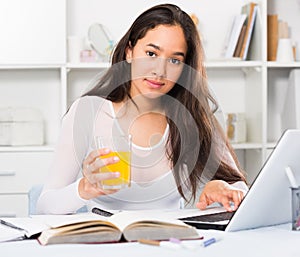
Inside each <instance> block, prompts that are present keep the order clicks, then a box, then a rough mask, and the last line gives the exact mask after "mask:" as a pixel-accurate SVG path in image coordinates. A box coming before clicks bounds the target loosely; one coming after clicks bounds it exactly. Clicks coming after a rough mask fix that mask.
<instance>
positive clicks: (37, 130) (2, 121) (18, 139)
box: [0, 107, 44, 146]
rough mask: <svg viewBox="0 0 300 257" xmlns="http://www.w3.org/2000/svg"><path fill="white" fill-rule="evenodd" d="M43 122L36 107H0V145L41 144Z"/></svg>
mask: <svg viewBox="0 0 300 257" xmlns="http://www.w3.org/2000/svg"><path fill="white" fill-rule="evenodd" d="M43 143H44V124H43V118H42V114H41V112H40V111H39V110H38V109H34V108H27V107H26V108H25V107H24V108H21V107H7V108H0V145H2V146H25V145H43Z"/></svg>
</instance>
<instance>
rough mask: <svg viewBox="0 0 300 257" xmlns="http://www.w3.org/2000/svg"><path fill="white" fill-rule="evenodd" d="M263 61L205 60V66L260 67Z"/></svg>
mask: <svg viewBox="0 0 300 257" xmlns="http://www.w3.org/2000/svg"><path fill="white" fill-rule="evenodd" d="M262 65H263V62H261V61H240V60H239V61H230V60H228V61H226V60H221V61H207V62H205V66H206V67H207V68H248V67H249V68H251V67H253V68H256V67H261V66H262Z"/></svg>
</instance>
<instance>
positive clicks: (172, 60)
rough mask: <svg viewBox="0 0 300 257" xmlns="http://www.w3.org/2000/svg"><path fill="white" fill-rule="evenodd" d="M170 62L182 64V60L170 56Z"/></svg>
mask: <svg viewBox="0 0 300 257" xmlns="http://www.w3.org/2000/svg"><path fill="white" fill-rule="evenodd" d="M170 63H172V64H180V63H181V61H180V60H178V59H176V58H170Z"/></svg>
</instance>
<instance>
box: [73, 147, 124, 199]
mask: <svg viewBox="0 0 300 257" xmlns="http://www.w3.org/2000/svg"><path fill="white" fill-rule="evenodd" d="M109 152H110V150H109V149H107V148H102V149H97V150H94V151H92V152H90V153H89V155H88V156H87V157H86V159H85V160H84V161H83V165H82V171H83V178H82V179H81V180H80V182H79V187H78V191H79V195H80V197H81V198H83V199H86V200H89V199H92V198H95V197H98V196H101V195H106V194H112V193H115V192H117V191H118V189H102V187H101V185H102V183H101V182H102V181H103V180H107V179H114V178H118V177H119V176H120V173H119V172H106V173H100V172H99V169H100V168H101V167H104V166H106V165H109V164H113V163H117V162H119V161H120V160H119V158H118V157H108V158H103V159H100V158H99V157H100V156H103V155H107V154H109Z"/></svg>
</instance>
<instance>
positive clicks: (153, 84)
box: [146, 79, 164, 88]
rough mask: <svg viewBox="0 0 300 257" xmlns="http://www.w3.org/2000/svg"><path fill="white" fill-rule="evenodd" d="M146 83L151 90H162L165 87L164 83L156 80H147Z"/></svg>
mask: <svg viewBox="0 0 300 257" xmlns="http://www.w3.org/2000/svg"><path fill="white" fill-rule="evenodd" d="M146 81H147V83H148V85H149V86H150V87H151V88H160V87H162V86H163V85H164V83H162V82H159V81H156V80H150V79H146Z"/></svg>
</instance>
